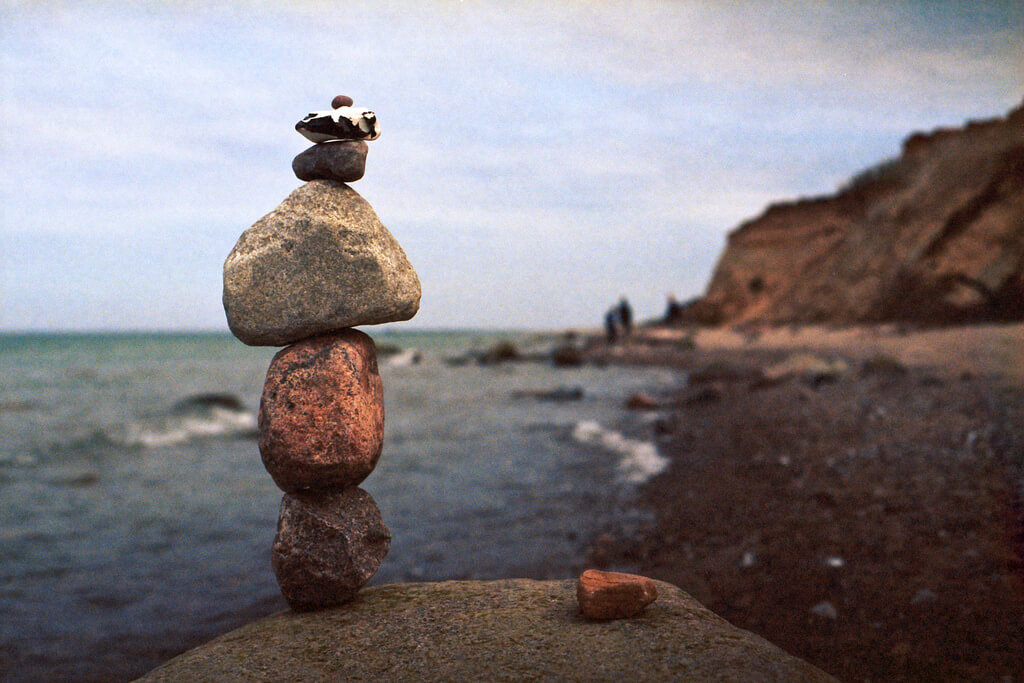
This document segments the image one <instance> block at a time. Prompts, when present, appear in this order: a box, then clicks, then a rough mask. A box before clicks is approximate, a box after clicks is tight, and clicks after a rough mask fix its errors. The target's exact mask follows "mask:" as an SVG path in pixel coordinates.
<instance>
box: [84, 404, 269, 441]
mask: <svg viewBox="0 0 1024 683" xmlns="http://www.w3.org/2000/svg"><path fill="white" fill-rule="evenodd" d="M256 428H257V422H256V416H255V415H254V414H253V413H251V412H249V411H248V410H246V408H245V406H244V405H243V404H242V402H241V401H240V400H239V399H237V398H236V397H233V396H230V395H223V396H222V395H214V394H204V395H199V396H193V397H189V398H187V399H185V400H183V401H181V402H179V403H178V404H177V405H176V406H175V407H174V409H173V411H172V412H171V414H170V415H164V416H157V417H151V418H143V419H139V420H132V421H130V422H127V423H126V424H123V425H118V426H116V427H112V428H110V429H107V430H104V432H103V436H104V437H106V438H107V439H108V440H110V441H112V442H114V443H116V444H119V445H122V446H135V447H140V448H161V447H164V446H174V445H178V444H183V443H187V442H189V441H192V440H195V439H211V438H218V437H236V436H251V435H255V434H256Z"/></svg>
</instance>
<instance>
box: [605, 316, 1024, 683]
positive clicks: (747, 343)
mask: <svg viewBox="0 0 1024 683" xmlns="http://www.w3.org/2000/svg"><path fill="white" fill-rule="evenodd" d="M1020 340H1024V325H990V326H979V327H967V328H946V329H941V330H916V331H914V330H912V331H904V330H899V329H898V328H896V327H895V326H884V327H881V328H863V327H862V328H846V329H842V330H827V329H824V328H792V329H782V328H776V329H765V330H760V331H749V332H746V333H743V332H737V331H733V330H722V329H717V330H709V329H693V330H680V329H668V328H645V329H641V330H638V331H637V333H636V335H635V336H634V337H633V338H632V339H630V340H629V341H628V342H627V343H625V344H620V345H618V346H611V347H609V346H607V345H604V344H603V343H595V344H594V345H592V347H591V349H590V350H589V351H588V358H589V360H592V361H598V362H610V363H641V364H658V365H666V366H669V367H673V368H675V369H677V370H681V371H686V372H688V373H690V377H691V384H690V386H689V387H687V388H686V389H684V390H681V391H679V392H675V393H673V394H671V395H669V396H664V397H662V399H661V409H662V417H661V418H660V420H659V425H660V428H659V429H658V430H657V431H658V432H659V436H658V448H659V450H660V451H661V452H662V454H663V455H665V456H666V457H668V458H669V459H670V460H671V463H672V464H671V465H670V466H669V469H668V470H667V471H666V472H665V473H663V474H661V475H659V476H657V477H655V478H654V479H652V480H651V481H650V482H648V483H647V484H646V485H644V486H643V487H642V489H641V498H642V500H643V501H644V502H645V503H646V504H647V506H649V508H650V509H651V510H652V511H653V513H654V515H655V518H656V522H655V523H654V525H653V526H652V527H651V528H650V529H648V530H647V531H646V532H645V533H642V534H641V535H640V536H639V537H635V538H620V539H613V540H610V539H607V538H603V539H599V541H595V542H594V543H593V544H592V545H591V548H590V556H591V559H592V560H595V561H598V562H601V563H606V564H614V563H616V562H621V563H630V564H632V565H633V566H635V567H636V568H637V570H638V571H639V572H640V573H643V574H645V575H648V576H651V577H652V578H656V579H660V580H664V581H668V582H670V583H674V584H676V585H678V586H679V587H680V588H682V589H683V590H685V591H687V592H690V593H691V594H693V595H694V597H696V598H697V599H698V600H699V601H701V602H702V603H703V604H705V605H706V606H707V607H708V608H709V609H711V610H712V611H714V612H716V613H717V614H719V615H721V616H722V617H724V618H725V619H727V620H728V621H730V622H731V623H733V624H735V625H736V626H738V627H740V628H744V629H748V630H751V631H753V632H755V633H757V634H758V635H761V636H762V637H764V638H766V639H768V640H769V641H771V642H773V643H775V644H777V645H779V646H780V647H782V648H783V649H784V650H786V651H787V652H791V653H792V654H794V655H796V656H798V657H801V658H804V659H806V660H807V661H809V662H811V663H812V664H814V665H816V666H819V667H821V668H822V669H824V670H825V671H827V672H829V673H831V674H833V675H836V676H838V677H839V678H840V679H842V680H868V679H872V680H878V679H884V680H891V679H897V680H898V679H922V678H924V679H927V678H929V677H933V678H970V679H979V678H981V679H998V678H999V676H1009V677H1010V678H1009V679H1007V680H1018V679H1019V676H1020V674H1021V664H1020V662H1022V661H1024V625H1022V623H1021V621H1020V615H1021V614H1022V613H1024V563H1022V559H1021V558H1022V555H1024V547H1022V546H1024V529H1022V528H1021V522H1022V521H1024V520H1022V518H1021V512H1022V508H1021V495H1022V493H1024V491H1022V490H1021V489H1022V488H1024V450H1022V444H1024V375H1022V373H1024V361H1022V362H1021V363H1020V364H1018V363H1017V362H1016V361H1015V359H1016V358H1019V357H1021V356H1022V355H1024V341H1020ZM1018 342H1020V343H1018ZM808 351H810V352H811V355H810V356H808V353H807V352H808ZM794 355H796V356H798V357H801V358H802V361H801V362H802V363H804V366H803V367H801V366H800V364H799V363H797V365H796V366H793V365H792V361H790V366H789V367H790V370H791V372H790V374H789V375H788V376H787V375H785V374H783V375H782V376H779V374H778V373H774V374H773V373H772V372H771V369H772V368H773V367H774V368H778V367H782V366H780V363H781V362H782V361H785V360H786V359H792V358H793V356H794ZM809 358H810V359H809ZM811 359H817V361H820V363H818V364H817V365H815V363H814V362H813V360H811ZM830 364H831V365H830ZM794 367H795V368H796V369H795V370H793V368H794ZM829 367H832V368H835V371H834V372H832V371H828V372H826V371H825V370H823V369H822V368H829Z"/></svg>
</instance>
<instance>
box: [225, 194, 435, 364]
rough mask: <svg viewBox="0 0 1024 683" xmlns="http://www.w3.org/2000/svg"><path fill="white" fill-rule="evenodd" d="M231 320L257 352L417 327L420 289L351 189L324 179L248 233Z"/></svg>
mask: <svg viewBox="0 0 1024 683" xmlns="http://www.w3.org/2000/svg"><path fill="white" fill-rule="evenodd" d="M223 299H224V311H225V313H226V314H227V319H228V326H229V327H230V328H231V331H232V333H234V335H235V336H236V337H238V338H239V339H240V340H241V341H242V342H244V343H246V344H249V345H251V346H285V345H287V344H291V343H293V342H296V341H299V340H301V339H305V338H307V337H312V336H315V335H318V334H323V333H325V332H332V331H335V330H340V329H343V328H346V327H355V326H357V325H374V324H378V323H386V322H393V321H397V320H408V319H409V318H411V317H413V316H414V315H416V311H417V310H419V305H420V282H419V279H418V278H417V277H416V271H415V270H413V267H412V264H410V263H409V259H408V258H407V257H406V255H405V252H404V251H402V247H401V246H399V244H398V242H397V241H396V240H395V238H394V237H393V236H392V235H391V233H390V232H388V229H387V228H385V227H384V226H383V225H382V224H381V222H380V220H379V219H378V218H377V214H375V213H374V211H373V209H372V208H371V207H370V205H369V204H368V203H367V202H366V200H365V199H363V198H362V197H360V196H359V194H358V193H357V192H356V191H355V190H353V189H352V188H351V187H349V186H347V185H344V184H342V183H338V182H335V181H331V180H314V181H312V182H309V183H306V184H305V185H303V186H302V187H300V188H299V189H297V190H295V191H294V192H292V194H291V195H289V196H288V198H287V199H285V200H284V202H282V203H281V205H280V206H278V207H277V208H276V209H274V210H273V211H271V212H270V213H269V214H267V215H266V216H264V217H263V218H261V219H260V220H259V221H257V222H256V224H255V225H253V226H252V227H251V228H249V229H248V230H246V231H245V232H244V233H242V236H241V237H239V239H238V242H237V244H235V248H234V249H232V250H231V253H230V254H228V257H227V260H226V261H225V262H224V296H223Z"/></svg>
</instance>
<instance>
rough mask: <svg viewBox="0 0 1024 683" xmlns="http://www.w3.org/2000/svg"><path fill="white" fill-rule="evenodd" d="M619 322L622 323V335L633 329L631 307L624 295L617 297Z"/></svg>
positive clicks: (625, 335)
mask: <svg viewBox="0 0 1024 683" xmlns="http://www.w3.org/2000/svg"><path fill="white" fill-rule="evenodd" d="M619 324H620V325H622V336H624V337H628V336H629V335H630V333H631V332H632V331H633V309H632V308H631V307H630V305H629V302H628V301H626V297H622V298H621V299H619Z"/></svg>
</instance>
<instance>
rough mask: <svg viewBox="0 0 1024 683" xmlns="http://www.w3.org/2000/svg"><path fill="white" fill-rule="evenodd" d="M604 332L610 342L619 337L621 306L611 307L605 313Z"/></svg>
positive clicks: (612, 342)
mask: <svg viewBox="0 0 1024 683" xmlns="http://www.w3.org/2000/svg"><path fill="white" fill-rule="evenodd" d="M604 333H605V337H606V339H607V340H608V343H609V344H614V343H615V342H616V341H618V339H619V308H618V306H616V307H614V308H611V309H609V311H608V312H607V313H605V314H604Z"/></svg>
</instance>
